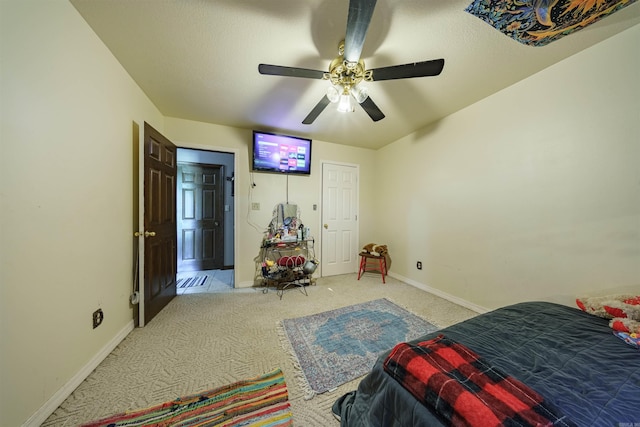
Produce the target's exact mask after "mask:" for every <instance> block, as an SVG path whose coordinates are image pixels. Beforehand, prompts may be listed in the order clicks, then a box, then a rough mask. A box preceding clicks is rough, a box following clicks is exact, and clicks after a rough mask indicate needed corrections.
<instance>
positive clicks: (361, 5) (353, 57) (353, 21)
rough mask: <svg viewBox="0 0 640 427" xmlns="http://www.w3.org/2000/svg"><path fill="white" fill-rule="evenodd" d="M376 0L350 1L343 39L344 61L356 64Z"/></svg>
mask: <svg viewBox="0 0 640 427" xmlns="http://www.w3.org/2000/svg"><path fill="white" fill-rule="evenodd" d="M375 7H376V0H350V1H349V15H348V16H347V32H346V36H345V38H344V59H345V60H347V61H349V62H358V61H359V60H360V54H361V53H362V46H363V45H364V39H365V37H366V36H367V30H368V29H369V23H370V22H371V16H373V10H374V9H375Z"/></svg>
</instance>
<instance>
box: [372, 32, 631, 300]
mask: <svg viewBox="0 0 640 427" xmlns="http://www.w3.org/2000/svg"><path fill="white" fill-rule="evenodd" d="M540 49H544V48H540ZM639 69H640V26H635V27H634V28H632V29H629V30H627V31H625V32H623V33H621V34H619V35H617V36H615V37H612V38H610V39H608V40H606V41H604V42H602V43H600V44H598V45H596V46H594V47H592V48H590V49H588V50H586V51H583V52H581V53H579V54H577V55H574V56H573V57H571V58H569V59H567V60H565V61H562V62H560V63H558V64H556V65H554V66H552V67H550V68H548V69H546V70H543V71H542V72H540V73H538V74H536V75H534V76H532V77H530V78H528V79H526V80H524V81H521V82H519V83H517V84H515V85H513V86H511V87H509V88H507V89H505V90H503V91H501V92H499V93H497V94H494V95H492V96H490V97H489V98H487V99H485V100H483V101H480V102H478V103H477V104H475V105H472V106H470V107H468V108H466V109H464V110H462V111H460V112H458V113H456V114H453V115H451V116H449V117H447V118H446V119H445V120H442V121H440V122H439V123H437V124H436V125H434V126H431V127H429V128H426V129H423V130H422V131H421V132H418V133H415V134H412V135H409V136H407V137H405V138H403V139H401V140H399V141H397V142H395V143H393V144H390V145H388V146H386V147H384V148H383V149H381V150H380V151H379V153H378V167H377V170H378V171H380V182H382V183H384V189H383V192H384V194H386V195H387V197H386V199H385V201H384V202H383V203H379V204H378V205H377V208H378V211H379V215H380V216H379V218H378V224H379V225H381V226H380V227H379V230H380V237H379V239H378V240H380V241H381V242H386V243H388V245H389V247H390V253H391V256H392V258H393V266H392V270H391V272H392V273H394V274H396V275H397V276H398V277H403V278H406V279H408V280H409V281H411V282H412V283H413V284H416V285H419V286H423V287H432V288H434V289H437V290H439V291H441V292H444V293H447V294H449V295H452V296H454V297H457V298H462V299H465V300H467V301H470V302H471V303H473V304H476V305H478V306H481V307H486V308H496V307H499V306H503V305H506V304H509V303H514V302H517V301H523V300H536V299H541V300H552V301H557V302H562V303H565V304H568V305H573V304H574V300H575V297H576V296H579V295H583V294H585V293H595V292H602V291H605V290H612V291H614V290H625V289H626V290H631V289H635V291H636V292H638V291H640V124H639V119H640V115H639V112H640V80H639V79H638V70H639ZM399 189H406V191H399ZM398 218H402V219H403V220H402V221H398V220H397V219H398ZM418 260H420V261H422V262H423V269H422V270H421V271H419V270H417V269H416V261H418Z"/></svg>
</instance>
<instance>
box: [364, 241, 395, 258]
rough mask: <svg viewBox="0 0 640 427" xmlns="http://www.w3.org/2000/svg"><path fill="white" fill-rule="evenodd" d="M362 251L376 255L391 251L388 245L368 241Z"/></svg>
mask: <svg viewBox="0 0 640 427" xmlns="http://www.w3.org/2000/svg"><path fill="white" fill-rule="evenodd" d="M362 252H364V253H369V254H371V255H375V256H381V255H384V254H386V253H387V252H389V251H388V250H387V245H378V244H376V243H367V244H366V245H364V246H363V247H362Z"/></svg>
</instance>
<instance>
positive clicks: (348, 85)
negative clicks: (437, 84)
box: [258, 0, 444, 125]
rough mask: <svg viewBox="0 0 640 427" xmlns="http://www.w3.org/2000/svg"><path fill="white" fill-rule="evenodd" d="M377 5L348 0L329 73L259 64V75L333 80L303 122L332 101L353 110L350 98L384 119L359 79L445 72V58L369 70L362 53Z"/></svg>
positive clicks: (366, 0)
mask: <svg viewBox="0 0 640 427" xmlns="http://www.w3.org/2000/svg"><path fill="white" fill-rule="evenodd" d="M375 6H376V0H349V13H348V16H347V31H346V37H345V39H344V40H343V41H342V42H340V44H339V46H338V56H337V57H336V58H335V59H334V60H333V61H331V63H330V64H329V72H324V71H318V70H311V69H308V68H297V67H284V66H280V65H270V64H259V65H258V71H259V72H260V74H267V75H272V76H287V77H302V78H307V79H324V80H329V81H330V82H331V86H330V87H329V88H328V89H327V94H326V95H324V96H323V97H322V99H321V100H320V102H318V104H317V105H316V106H315V107H314V108H313V109H312V110H311V112H310V113H309V114H308V115H307V117H305V119H304V120H303V121H302V123H303V124H305V125H310V124H311V123H313V122H314V120H315V119H316V118H317V117H318V116H319V115H320V113H322V111H324V109H325V108H326V107H327V105H329V104H330V103H332V102H337V103H338V111H353V110H354V107H353V104H352V102H351V98H353V99H355V100H356V101H357V102H358V103H359V104H360V106H361V107H362V108H363V109H364V111H366V113H367V114H368V115H369V117H371V119H372V120H373V121H374V122H377V121H378V120H382V119H383V118H384V114H383V113H382V111H380V108H378V106H377V105H376V104H375V102H373V100H372V99H371V97H369V96H368V94H367V93H366V90H365V88H362V87H360V86H359V84H360V82H362V81H366V82H374V81H381V80H395V79H408V78H413V77H428V76H437V75H438V74H440V73H441V72H442V69H443V67H444V59H434V60H430V61H422V62H414V63H410V64H403V65H393V66H390V67H382V68H374V69H371V70H367V69H366V68H365V65H364V61H363V60H362V59H361V58H360V54H361V53H362V47H363V45H364V40H365V38H366V36H367V30H368V28H369V23H370V22H371V17H372V16H373V10H374V9H375Z"/></svg>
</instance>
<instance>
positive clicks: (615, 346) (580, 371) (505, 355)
mask: <svg viewBox="0 0 640 427" xmlns="http://www.w3.org/2000/svg"><path fill="white" fill-rule="evenodd" d="M439 334H444V335H446V336H448V337H449V338H451V339H453V340H455V341H458V342H460V343H461V344H464V345H466V346H467V347H469V348H470V349H472V350H473V351H475V352H476V353H478V354H479V355H480V356H481V357H483V358H484V359H485V360H487V361H488V362H489V363H491V364H492V365H494V366H496V367H498V368H501V369H502V370H503V371H505V372H506V373H507V374H510V375H512V376H514V377H515V378H517V379H519V380H520V381H522V382H524V383H525V384H526V385H528V386H529V387H531V388H533V389H534V390H536V391H537V392H538V393H540V394H542V395H543V396H545V398H546V399H547V400H548V401H550V402H551V403H553V404H555V405H556V406H557V407H559V408H560V410H561V411H562V412H563V413H564V414H565V415H566V416H567V417H568V418H570V419H571V420H572V421H573V422H575V423H576V424H577V425H579V426H594V427H603V426H615V427H618V426H625V425H629V426H634V424H635V426H640V351H639V350H637V349H635V348H633V347H631V346H629V345H627V344H625V343H624V342H623V341H622V340H620V339H619V338H617V337H616V336H614V335H613V334H612V332H611V329H610V328H609V326H608V322H607V321H606V320H604V319H600V318H598V317H595V316H592V315H589V314H586V313H583V312H582V311H580V310H578V309H574V308H571V307H566V306H563V305H558V304H552V303H546V302H528V303H520V304H515V305H512V306H508V307H504V308H500V309H498V310H495V311H492V312H489V313H486V314H483V315H480V316H477V317H475V318H473V319H470V320H467V321H465V322H462V323H459V324H457V325H453V326H450V327H448V328H445V329H442V330H440V331H438V332H434V333H432V334H429V335H425V336H424V337H421V338H420V339H418V340H415V341H414V342H419V341H424V340H425V339H429V338H433V337H435V336H437V335H439ZM385 357H386V354H385V355H382V356H381V357H380V358H379V359H378V361H377V362H376V364H375V366H374V367H373V369H372V371H371V372H370V373H369V374H368V375H367V376H366V377H365V378H364V379H363V380H362V381H361V383H360V385H359V386H358V390H357V391H354V392H351V393H348V394H347V395H345V396H342V397H341V398H340V399H338V400H337V401H336V403H335V405H334V412H336V411H337V412H338V413H340V414H341V418H342V420H341V424H340V425H341V426H348V427H358V426H362V427H365V426H366V427H373V426H380V427H399V426H404V427H417V426H440V425H443V424H442V423H441V422H440V419H439V418H438V416H437V415H436V414H434V413H433V412H432V411H431V410H430V409H429V408H427V407H426V406H424V405H422V404H421V403H419V402H418V401H416V399H415V398H414V397H413V396H412V395H411V394H410V393H409V392H408V391H406V390H405V389H404V388H403V387H402V386H401V385H399V383H397V382H396V381H395V380H394V379H393V378H391V377H390V376H388V375H387V374H386V373H385V372H384V370H383V368H382V362H383V361H384V358H385Z"/></svg>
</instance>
